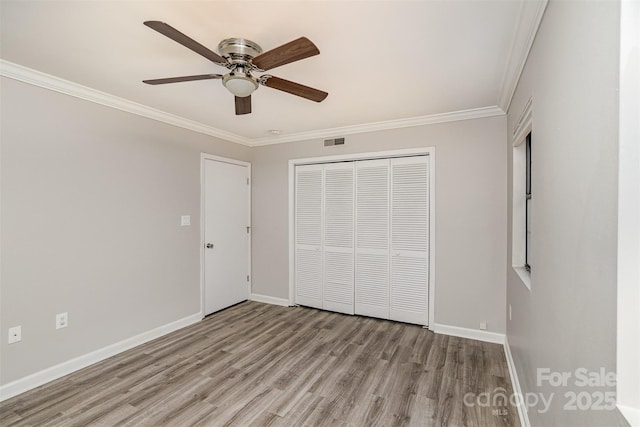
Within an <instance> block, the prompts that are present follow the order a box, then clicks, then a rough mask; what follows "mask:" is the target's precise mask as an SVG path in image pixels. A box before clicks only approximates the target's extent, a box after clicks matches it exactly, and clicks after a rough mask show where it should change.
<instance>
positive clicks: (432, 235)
mask: <svg viewBox="0 0 640 427" xmlns="http://www.w3.org/2000/svg"><path fill="white" fill-rule="evenodd" d="M420 155H423V156H424V155H427V156H429V325H433V324H435V295H436V262H435V252H436V251H435V247H436V246H435V245H436V208H435V200H436V161H435V160H436V148H435V147H422V148H407V149H402V150H385V151H375V152H367V153H354V154H339V155H335V156H321V157H307V158H302V159H291V160H289V305H295V298H294V282H295V271H294V263H295V249H294V248H295V241H294V234H295V230H294V218H295V211H294V203H295V197H294V192H295V167H296V166H297V165H304V164H314V163H329V162H338V161H355V160H370V159H384V158H393V157H405V156H420Z"/></svg>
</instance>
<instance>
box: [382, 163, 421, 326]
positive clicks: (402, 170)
mask: <svg viewBox="0 0 640 427" xmlns="http://www.w3.org/2000/svg"><path fill="white" fill-rule="evenodd" d="M428 290H429V164H428V158H427V156H417V157H404V158H397V159H391V281H390V293H391V294H390V310H389V318H390V319H392V320H398V321H402V322H409V323H417V324H422V325H426V324H427V323H428V306H429V304H428Z"/></svg>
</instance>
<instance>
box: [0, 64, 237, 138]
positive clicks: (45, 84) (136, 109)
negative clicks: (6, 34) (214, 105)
mask: <svg viewBox="0 0 640 427" xmlns="http://www.w3.org/2000/svg"><path fill="white" fill-rule="evenodd" d="M0 75H1V76H4V77H8V78H10V79H13V80H18V81H21V82H24V83H28V84H31V85H34V86H39V87H41V88H44V89H49V90H52V91H55V92H59V93H63V94H65V95H70V96H73V97H76V98H80V99H84V100H86V101H90V102H94V103H96V104H100V105H104V106H106V107H111V108H115V109H117V110H121V111H126V112H128V113H131V114H136V115H138V116H142V117H146V118H148V119H152V120H156V121H159V122H163V123H167V124H170V125H173V126H177V127H181V128H184V129H188V130H191V131H194V132H198V133H202V134H205V135H210V136H214V137H216V138H220V139H224V140H226V141H230V142H235V143H238V144H242V145H247V146H248V145H250V141H249V139H248V138H244V137H242V136H240V135H236V134H234V133H231V132H227V131H224V130H221V129H217V128H214V127H212V126H208V125H205V124H203V123H200V122H196V121H194V120H189V119H185V118H184V117H180V116H176V115H175V114H171V113H167V112H165V111H161V110H158V109H155V108H152V107H149V106H147V105H143V104H139V103H137V102H133V101H130V100H128V99H125V98H120V97H118V96H115V95H111V94H109V93H105V92H101V91H99V90H96V89H92V88H90V87H87V86H82V85H80V84H78V83H74V82H72V81H69V80H64V79H61V78H59V77H55V76H52V75H49V74H45V73H42V72H40V71H36V70H33V69H31V68H27V67H24V66H22V65H18V64H14V63H13V62H9V61H5V60H4V59H0Z"/></svg>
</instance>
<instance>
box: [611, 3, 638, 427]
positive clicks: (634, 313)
mask: <svg viewBox="0 0 640 427" xmlns="http://www.w3.org/2000/svg"><path fill="white" fill-rule="evenodd" d="M639 73H640V3H639V2H633V1H622V2H620V78H619V82H620V91H619V110H618V111H619V118H618V119H619V124H618V126H619V132H618V135H619V136H618V138H619V139H618V242H617V243H618V245H617V254H618V257H617V259H618V264H617V272H618V274H617V322H616V329H617V346H616V349H617V351H616V370H617V374H616V376H617V383H616V396H617V402H618V408H619V409H620V412H621V413H622V414H623V415H624V417H625V418H626V419H627V421H628V422H629V423H630V424H631V425H632V426H640V363H638V360H640V313H639V312H638V307H640V287H638V284H639V283H640V186H639V185H638V183H639V182H640V145H639V144H638V141H639V140H640V122H639V121H638V117H640V80H638V75H639Z"/></svg>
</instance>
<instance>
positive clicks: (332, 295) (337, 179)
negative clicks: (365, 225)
mask: <svg viewBox="0 0 640 427" xmlns="http://www.w3.org/2000/svg"><path fill="white" fill-rule="evenodd" d="M353 189H354V166H353V162H343V163H330V164H326V165H325V166H324V242H323V243H324V247H323V254H324V289H323V293H324V299H323V302H322V306H323V308H324V309H327V310H331V311H337V312H340V313H347V314H353V275H354V271H353V235H354V227H353V220H354V194H353V193H354V191H353Z"/></svg>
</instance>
